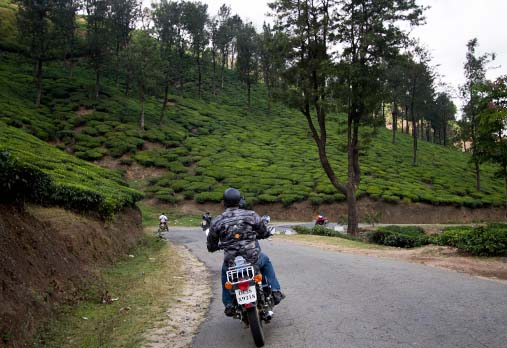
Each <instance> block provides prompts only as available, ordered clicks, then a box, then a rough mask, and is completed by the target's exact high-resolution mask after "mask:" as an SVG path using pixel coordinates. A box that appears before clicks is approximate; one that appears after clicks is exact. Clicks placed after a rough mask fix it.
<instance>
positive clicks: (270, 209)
mask: <svg viewBox="0 0 507 348" xmlns="http://www.w3.org/2000/svg"><path fill="white" fill-rule="evenodd" d="M179 207H180V209H181V210H182V212H189V213H195V212H202V211H210V212H213V213H215V214H216V213H221V212H222V211H223V206H222V205H221V204H216V203H205V204H199V203H196V202H194V201H185V202H182V203H180V205H179ZM253 209H254V210H255V211H256V212H257V213H259V214H260V215H263V214H264V213H267V214H269V215H270V216H271V218H272V219H274V220H280V221H313V220H314V219H315V217H316V216H317V215H318V213H319V212H322V213H324V215H326V216H327V218H328V219H329V221H330V222H337V221H338V220H339V219H341V218H343V217H346V216H347V204H346V202H340V203H333V204H322V205H319V206H315V205H312V204H311V202H309V201H305V202H297V203H295V204H293V205H291V206H290V207H288V208H286V207H284V206H283V205H282V204H280V203H276V204H257V205H255V206H254V207H253ZM358 210H359V221H365V220H366V215H367V214H370V215H372V214H375V213H377V212H380V213H382V217H381V219H380V221H379V223H383V224H453V223H454V224H467V223H474V222H478V221H485V222H488V221H505V210H504V209H503V208H501V207H498V208H478V209H471V208H466V207H455V206H447V205H445V206H434V205H431V204H426V203H410V204H408V203H398V204H393V203H387V202H384V201H375V200H372V199H370V198H362V199H360V200H359V201H358Z"/></svg>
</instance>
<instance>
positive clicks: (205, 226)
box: [201, 220, 211, 237]
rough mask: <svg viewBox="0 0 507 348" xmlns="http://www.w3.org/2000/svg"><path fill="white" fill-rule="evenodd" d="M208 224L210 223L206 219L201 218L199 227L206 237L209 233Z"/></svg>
mask: <svg viewBox="0 0 507 348" xmlns="http://www.w3.org/2000/svg"><path fill="white" fill-rule="evenodd" d="M210 225H211V224H210V223H209V222H208V221H206V220H202V222H201V228H202V230H203V231H204V233H206V237H207V236H208V234H209V228H210Z"/></svg>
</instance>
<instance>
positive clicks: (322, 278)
mask: <svg viewBox="0 0 507 348" xmlns="http://www.w3.org/2000/svg"><path fill="white" fill-rule="evenodd" d="M167 238H168V239H170V240H171V241H173V242H175V243H178V244H184V245H186V246H187V247H188V248H189V249H190V250H191V251H192V252H193V253H194V255H196V256H197V257H198V258H199V259H200V260H201V261H203V262H204V263H205V264H206V265H207V267H208V269H209V271H210V274H211V276H212V277H213V279H212V284H213V298H212V302H211V306H210V310H209V313H208V316H207V318H206V320H205V322H204V323H203V324H202V326H201V328H200V330H199V333H198V334H197V336H196V337H195V338H194V341H193V346H194V347H199V348H200V347H209V348H214V347H216V348H228V347H255V345H254V343H253V340H252V337H251V335H250V330H249V329H244V328H243V325H242V323H241V322H240V321H239V320H234V319H231V318H227V317H225V315H224V314H223V305H222V302H221V287H220V267H221V262H222V257H223V254H222V252H216V253H213V254H210V253H208V252H207V250H206V241H205V235H204V232H202V230H200V229H178V228H177V227H175V228H171V232H170V233H168V234H167ZM261 246H262V250H263V251H264V252H265V253H267V254H268V256H269V257H270V258H271V260H272V262H273V264H274V266H275V270H276V272H277V276H278V278H279V280H280V283H281V285H282V289H283V291H284V292H285V294H286V295H287V298H286V299H285V300H284V301H282V303H281V304H280V305H279V306H277V307H276V308H275V317H274V318H273V320H272V321H271V323H270V324H267V325H264V330H265V339H266V347H291V348H293V347H340V348H349V347H350V348H352V347H354V348H368V347H375V348H383V347H385V348H397V347H421V348H430V347H439V348H446V347H459V348H465V347H470V348H481V347H491V348H506V347H507V285H506V284H504V283H499V282H494V281H490V280H485V279H480V278H477V277H472V276H468V275H464V274H460V273H455V272H451V271H446V270H441V269H437V268H432V267H428V266H424V265H419V264H413V263H406V262H401V261H393V260H387V259H381V258H375V257H368V256H356V255H349V254H343V253H338V252H331V251H323V250H320V249H316V248H311V247H306V246H299V245H295V244H292V243H288V242H285V241H282V240H276V237H274V238H273V240H271V241H270V240H264V241H261Z"/></svg>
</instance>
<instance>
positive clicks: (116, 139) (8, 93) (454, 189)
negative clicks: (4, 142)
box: [0, 54, 504, 207]
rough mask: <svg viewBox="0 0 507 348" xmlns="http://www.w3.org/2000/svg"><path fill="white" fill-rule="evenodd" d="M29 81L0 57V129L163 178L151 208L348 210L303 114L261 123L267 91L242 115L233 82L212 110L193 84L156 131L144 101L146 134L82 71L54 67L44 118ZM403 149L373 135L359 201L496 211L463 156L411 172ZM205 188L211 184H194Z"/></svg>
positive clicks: (486, 171)
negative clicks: (227, 201) (231, 194)
mask: <svg viewBox="0 0 507 348" xmlns="http://www.w3.org/2000/svg"><path fill="white" fill-rule="evenodd" d="M32 70H33V67H32V65H31V63H30V62H29V61H27V60H24V59H23V58H22V57H19V56H17V55H14V54H2V55H1V56H0V121H3V122H5V123H7V124H8V125H11V126H13V127H16V128H20V129H22V130H24V131H25V132H27V133H30V134H33V135H35V136H37V137H38V138H40V139H43V140H52V141H55V142H57V144H58V147H59V148H61V149H65V151H68V152H71V153H74V154H75V155H77V156H78V157H81V158H84V159H88V160H97V159H100V158H102V157H103V156H112V157H119V158H121V161H122V162H125V161H126V162H125V163H131V161H136V162H138V163H140V164H142V165H145V166H156V167H160V168H165V169H166V170H167V173H168V175H170V178H169V177H160V178H154V179H153V180H150V182H149V185H150V188H151V190H150V192H149V194H150V195H152V196H153V197H155V196H156V194H157V192H158V191H160V195H159V196H160V197H166V198H169V196H167V192H168V191H164V190H172V191H174V192H175V194H174V197H176V198H175V199H176V200H179V199H183V198H185V197H187V198H192V199H193V198H195V197H196V196H197V195H199V199H200V200H202V199H203V197H206V194H204V195H202V194H201V193H205V192H221V191H222V190H223V189H225V188H227V187H229V186H235V187H237V188H238V189H240V190H241V191H242V192H243V194H244V195H245V196H246V197H249V198H251V202H252V203H253V202H255V203H282V204H285V205H290V204H292V203H294V202H298V201H303V200H310V201H311V202H312V204H315V205H319V204H324V203H333V202H341V201H343V200H344V197H343V195H341V194H339V193H337V191H336V190H335V189H334V187H332V185H331V184H330V183H329V180H328V178H327V177H326V175H325V174H324V173H323V170H322V167H321V165H320V162H319V158H318V154H317V151H316V148H315V145H314V143H313V140H312V138H311V137H310V135H309V133H308V130H307V124H306V120H305V119H304V118H303V117H302V116H301V115H300V113H299V112H297V111H294V110H290V109H287V108H284V107H282V106H280V105H278V104H274V103H273V104H272V105H271V111H269V110H268V109H267V106H266V103H265V94H266V91H265V89H264V87H263V86H262V85H260V84H258V85H256V86H255V87H254V88H252V107H251V108H250V110H246V109H245V105H246V104H247V100H246V95H245V93H244V88H243V86H242V85H241V83H240V82H239V80H238V79H237V77H236V76H234V75H233V74H232V73H231V72H229V71H226V81H227V83H226V86H225V89H224V90H223V91H222V92H221V93H220V95H218V96H213V99H212V100H211V97H209V99H206V97H203V99H204V100H197V99H193V98H192V94H191V92H192V91H193V90H194V89H195V85H193V84H192V86H191V87H190V86H189V87H188V89H184V90H183V91H182V93H185V97H178V96H174V95H171V96H170V97H171V99H173V100H174V105H170V106H169V107H168V110H167V112H166V121H165V123H164V124H163V125H162V126H161V125H160V123H159V122H160V108H161V105H160V100H158V99H156V98H149V99H147V100H146V105H145V113H146V130H145V131H144V132H143V131H141V130H140V129H139V126H138V115H139V110H140V104H139V102H138V101H137V96H134V97H126V96H124V95H123V93H122V91H120V90H118V89H117V88H116V86H115V84H114V83H113V82H111V81H109V80H107V79H104V88H103V90H104V91H106V92H107V93H108V96H106V95H104V96H102V97H101V99H99V100H98V101H95V100H93V99H90V95H92V94H93V81H94V80H93V73H92V72H91V71H90V70H88V69H85V68H83V67H82V66H77V67H76V68H75V69H74V77H73V79H72V80H71V79H68V77H67V75H68V74H67V72H66V71H65V70H64V69H62V67H61V66H60V64H52V63H51V64H48V65H47V76H45V82H44V89H45V93H46V94H47V95H51V98H47V99H43V101H42V105H41V107H40V108H35V107H33V106H31V103H27V102H26V101H27V100H31V99H32V98H33V96H32V92H31V87H30V86H31V81H32V76H31V74H32ZM90 87H91V89H90ZM185 88H186V87H185ZM344 120H345V117H344V115H335V114H333V115H332V117H329V119H328V129H330V130H331V129H333V130H338V131H336V132H335V131H332V132H331V131H330V132H329V134H328V137H329V142H330V144H332V146H329V147H328V151H329V158H330V161H331V164H332V165H333V167H335V168H337V172H338V173H339V175H340V176H341V178H342V179H345V173H346V161H347V159H346V154H345V153H344V152H342V151H341V149H342V148H343V146H344V145H345V143H344V139H343V137H342V136H341V134H340V133H339V132H340V131H342V130H343V127H344V123H343V121H344ZM149 142H152V143H156V144H150V143H149ZM150 145H155V146H150ZM411 146H412V138H411V137H410V136H407V135H405V134H399V135H398V140H397V144H392V142H391V134H390V131H388V130H387V129H378V132H377V133H376V135H375V137H374V138H373V140H372V142H371V143H370V144H369V145H368V147H365V148H364V149H363V151H362V154H361V159H360V160H361V170H362V173H363V174H362V177H361V184H360V187H359V191H358V196H369V197H371V198H373V199H378V200H385V201H388V202H393V203H398V202H427V203H430V204H437V205H446V204H447V205H448V204H452V205H456V206H471V207H472V206H473V207H483V206H501V205H502V204H503V201H504V200H503V195H502V187H503V183H502V181H501V180H500V179H499V178H497V177H495V168H494V167H493V166H491V165H489V164H484V165H482V166H481V169H482V171H481V176H482V187H481V190H482V191H481V192H480V193H479V192H477V191H476V190H475V188H474V187H475V183H474V176H473V172H472V171H471V169H470V167H469V165H468V161H469V158H470V154H468V153H462V152H460V151H455V150H452V149H448V148H443V147H442V146H438V145H434V144H430V143H427V142H423V141H422V142H419V145H418V148H419V150H418V157H419V165H418V166H412V164H411V159H412V152H411V151H412V147H411ZM204 178H206V179H204ZM208 178H211V179H212V180H209V179H208ZM201 180H207V181H206V182H205V183H204V184H200V183H199V182H200V181H201ZM171 199H173V198H171ZM213 201H216V200H215V198H213ZM402 204H403V203H402Z"/></svg>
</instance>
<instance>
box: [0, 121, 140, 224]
mask: <svg viewBox="0 0 507 348" xmlns="http://www.w3.org/2000/svg"><path fill="white" fill-rule="evenodd" d="M0 143H1V144H2V145H1V148H0V178H1V179H2V180H1V185H0V191H1V193H2V198H3V199H5V198H7V199H18V200H19V199H23V200H31V201H36V202H38V203H43V204H57V205H61V206H64V207H66V208H70V209H75V210H78V211H93V212H97V213H99V214H100V215H102V216H104V217H107V216H111V215H112V214H114V213H115V212H116V211H118V210H120V209H121V208H123V207H126V206H133V205H134V204H135V202H136V201H137V200H139V199H141V198H142V194H141V193H140V192H138V191H135V190H132V189H130V188H128V187H127V186H126V185H125V184H124V183H123V181H122V179H121V176H120V175H119V174H118V173H114V172H111V171H108V170H106V169H103V168H100V167H98V166H95V165H92V164H90V163H87V162H84V161H82V160H79V159H77V158H75V157H73V156H71V155H68V154H66V153H64V152H63V151H60V150H58V149H56V148H54V147H52V146H50V145H48V144H46V143H45V142H43V141H41V140H39V139H36V138H35V137H33V136H31V135H28V134H26V133H25V132H23V131H21V130H19V129H15V128H12V127H9V126H6V125H5V124H2V123H0Z"/></svg>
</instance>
